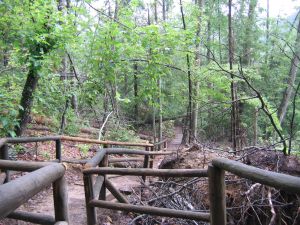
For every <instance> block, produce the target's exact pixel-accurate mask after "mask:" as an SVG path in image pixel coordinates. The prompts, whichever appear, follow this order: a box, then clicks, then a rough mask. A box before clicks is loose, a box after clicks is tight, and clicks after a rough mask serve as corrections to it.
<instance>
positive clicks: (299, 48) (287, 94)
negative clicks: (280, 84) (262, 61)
mask: <svg viewBox="0 0 300 225" xmlns="http://www.w3.org/2000/svg"><path fill="white" fill-rule="evenodd" d="M299 58H300V17H299V23H298V28H297V38H296V42H295V48H294V53H293V58H292V60H291V65H290V71H289V75H288V82H287V85H288V86H287V88H286V89H285V91H284V93H283V97H282V100H281V103H280V106H279V109H278V117H279V121H280V124H282V123H283V121H284V119H285V116H286V112H287V109H288V105H289V101H290V98H291V96H292V93H293V87H294V84H295V80H296V76H297V72H298V66H299Z"/></svg>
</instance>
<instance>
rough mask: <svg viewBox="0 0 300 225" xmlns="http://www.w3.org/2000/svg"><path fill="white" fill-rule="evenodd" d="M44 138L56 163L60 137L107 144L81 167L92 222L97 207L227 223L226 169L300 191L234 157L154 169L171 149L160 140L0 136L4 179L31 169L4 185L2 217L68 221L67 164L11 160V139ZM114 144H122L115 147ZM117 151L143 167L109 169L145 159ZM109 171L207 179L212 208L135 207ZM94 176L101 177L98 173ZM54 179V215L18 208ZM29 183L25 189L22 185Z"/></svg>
mask: <svg viewBox="0 0 300 225" xmlns="http://www.w3.org/2000/svg"><path fill="white" fill-rule="evenodd" d="M42 141H55V143H56V156H55V160H54V161H56V162H61V161H62V160H63V159H62V157H61V145H62V141H72V142H83V143H93V144H101V145H104V146H105V148H102V149H100V150H99V151H98V152H97V153H96V155H95V156H94V157H93V158H92V159H89V160H87V161H85V163H86V164H85V169H84V170H83V178H84V188H85V198H86V210H87V220H88V221H87V223H88V225H92V224H96V223H97V215H96V208H97V207H101V208H108V209H115V210H123V211H127V212H136V213H144V214H151V215H157V216H165V217H176V218H185V219H193V220H199V221H207V222H210V224H211V225H225V224H226V196H225V171H228V172H230V173H233V174H235V175H237V176H240V177H243V178H246V179H250V180H252V181H254V182H258V183H261V184H264V185H268V186H271V187H275V188H277V189H281V190H285V191H288V192H292V193H296V194H300V178H298V177H294V176H290V175H285V174H279V173H275V172H270V171H266V170H262V169H258V168H255V167H252V166H247V165H245V164H242V163H239V162H236V161H233V160H228V159H223V158H218V159H214V160H213V161H212V163H211V165H209V167H208V169H207V170H201V169H171V170H168V169H153V168H152V166H153V160H151V158H152V157H153V156H155V155H160V154H170V153H171V152H167V151H160V150H159V149H162V147H161V146H164V148H166V141H162V142H158V143H155V144H149V143H129V142H114V141H97V140H93V139H85V138H76V137H68V136H53V137H28V138H8V139H0V158H1V159H2V160H0V169H1V170H2V171H5V173H6V182H7V181H9V171H10V170H16V171H28V172H31V171H33V172H31V173H29V174H27V175H25V176H23V177H20V178H18V179H16V180H13V181H11V182H8V183H6V184H3V185H1V186H0V196H1V197H0V215H1V217H6V216H7V217H10V218H15V219H22V220H25V221H30V222H35V223H40V224H57V225H58V224H66V223H67V221H68V218H67V217H68V213H67V204H66V198H67V194H66V190H65V181H64V179H63V174H64V170H65V169H64V167H63V166H62V165H61V164H59V163H51V162H39V163H38V162H22V161H14V162H11V161H8V159H9V157H8V143H12V144H16V143H26V142H42ZM115 146H122V147H121V148H120V147H119V148H115ZM124 146H137V147H142V148H144V150H133V149H127V148H124ZM113 154H127V155H128V154H135V155H143V156H144V158H143V159H142V161H143V168H110V167H108V165H109V163H114V162H121V161H125V162H128V161H139V160H141V157H137V158H132V157H130V158H128V157H127V158H126V157H123V158H110V157H109V156H110V155H113ZM149 165H150V166H149ZM149 167H150V168H149ZM108 174H115V175H130V176H141V177H142V179H143V180H144V181H145V180H146V178H147V176H156V177H208V183H209V201H210V212H209V213H203V212H194V211H184V210H174V209H166V208H158V207H151V206H136V205H131V204H129V201H128V200H127V199H126V197H125V196H124V195H123V194H122V193H120V191H119V190H118V189H117V188H115V187H114V185H113V184H112V182H111V181H110V180H109V179H107V175H108ZM94 175H97V176H96V177H95V176H94ZM29 181H30V182H29ZM32 181H34V182H32ZM51 183H53V187H54V202H55V203H54V206H55V218H52V217H49V216H46V215H39V214H36V213H28V212H20V211H14V210H15V209H16V208H17V207H18V206H19V205H21V204H22V203H24V202H26V201H27V200H28V199H29V198H30V197H32V196H33V195H35V194H36V193H38V192H39V191H40V190H41V189H42V188H44V187H45V186H47V185H49V184H51ZM24 184H26V185H24ZM25 186H26V188H24V187H25ZM12 187H13V188H12ZM16 187H22V190H19V189H18V188H16ZM106 189H107V190H109V191H110V192H111V193H112V195H113V196H114V197H115V198H116V199H117V200H118V201H119V203H112V202H107V201H105V200H106ZM24 192H25V194H24ZM4 193H5V194H4ZM59 221H60V222H59ZM63 221H65V222H63Z"/></svg>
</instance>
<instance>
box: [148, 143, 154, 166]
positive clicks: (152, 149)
mask: <svg viewBox="0 0 300 225" xmlns="http://www.w3.org/2000/svg"><path fill="white" fill-rule="evenodd" d="M153 151H154V146H152V147H150V152H153ZM153 160H154V156H153V155H150V165H149V168H153Z"/></svg>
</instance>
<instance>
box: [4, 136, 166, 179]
mask: <svg viewBox="0 0 300 225" xmlns="http://www.w3.org/2000/svg"><path fill="white" fill-rule="evenodd" d="M45 141H54V142H55V151H56V152H55V158H56V161H58V162H61V161H62V142H64V141H71V142H80V143H89V144H99V145H103V146H105V147H110V146H131V147H142V148H144V149H145V150H146V151H154V148H155V147H156V146H164V147H166V140H163V141H162V142H159V143H156V144H151V143H134V142H119V141H99V140H95V139H88V138H80V137H70V136H45V137H18V138H2V139H0V159H4V160H8V159H9V154H8V144H20V143H30V142H45ZM166 154H168V153H166ZM66 161H69V162H71V161H72V160H68V159H66ZM73 161H74V160H73ZM77 161H78V160H77ZM149 161H150V167H152V166H153V157H152V155H151V157H150V160H149ZM74 162H75V163H76V160H75V161H74ZM78 163H81V161H80V160H79V161H78ZM4 172H5V174H6V176H5V177H6V178H5V182H8V181H9V179H10V175H9V170H4Z"/></svg>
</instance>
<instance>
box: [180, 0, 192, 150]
mask: <svg viewBox="0 0 300 225" xmlns="http://www.w3.org/2000/svg"><path fill="white" fill-rule="evenodd" d="M180 12H181V20H182V26H183V30H186V23H185V16H184V12H183V5H182V0H180ZM186 65H187V75H188V108H187V117H186V121H185V125H184V128H185V130H184V132H183V137H182V141H181V142H182V143H183V144H186V141H187V140H188V142H190V141H191V130H192V95H193V91H192V88H193V87H192V75H191V62H190V55H189V53H187V54H186Z"/></svg>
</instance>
